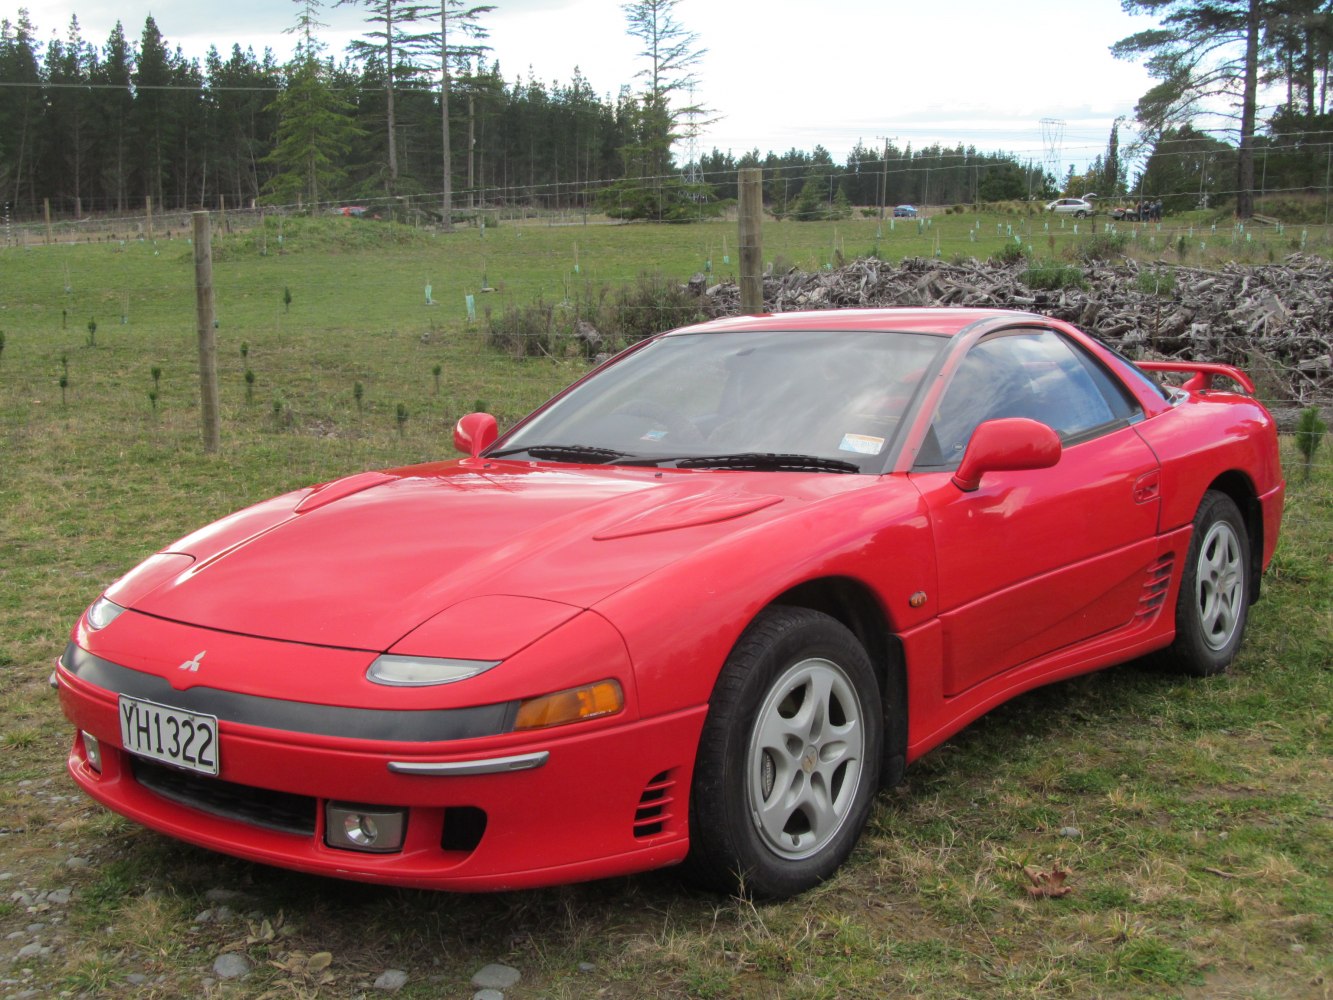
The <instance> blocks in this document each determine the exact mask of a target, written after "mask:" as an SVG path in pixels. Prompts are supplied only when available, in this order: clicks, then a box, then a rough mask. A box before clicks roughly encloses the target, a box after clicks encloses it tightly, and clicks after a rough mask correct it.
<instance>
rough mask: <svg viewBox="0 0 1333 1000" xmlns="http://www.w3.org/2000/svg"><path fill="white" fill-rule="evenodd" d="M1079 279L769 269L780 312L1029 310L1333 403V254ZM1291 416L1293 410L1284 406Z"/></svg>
mask: <svg viewBox="0 0 1333 1000" xmlns="http://www.w3.org/2000/svg"><path fill="white" fill-rule="evenodd" d="M1071 267H1074V269H1075V270H1076V271H1077V272H1079V273H1078V274H1076V275H1075V278H1077V279H1078V280H1077V283H1071V284H1069V285H1068V287H1064V288H1058V289H1050V290H1047V289H1042V288H1039V287H1037V288H1034V287H1031V285H1030V284H1029V282H1030V281H1031V282H1032V283H1034V284H1035V283H1038V282H1037V281H1036V278H1038V277H1039V276H1040V270H1039V269H1037V268H1034V267H1032V266H1031V265H1029V263H1028V262H1027V261H1024V260H1017V261H1012V262H1007V263H1004V262H994V261H992V262H986V263H982V262H980V261H977V260H968V261H965V262H962V263H959V262H946V261H943V260H932V259H929V258H922V257H911V258H907V259H906V260H904V261H903V262H902V263H901V264H898V265H893V264H889V263H886V262H884V261H881V260H876V259H874V258H867V259H862V260H857V261H853V262H851V263H849V264H846V265H845V266H843V267H841V268H839V269H837V270H828V271H816V272H805V271H797V270H795V269H793V270H790V271H787V272H786V273H783V274H771V273H770V274H767V275H765V277H764V305H765V308H766V309H768V310H769V311H771V312H790V311H792V310H796V309H845V308H853V307H873V306H970V307H996V308H1004V309H1019V310H1024V311H1027V312H1035V313H1040V314H1042V315H1045V316H1053V317H1056V318H1058V319H1062V320H1066V321H1068V322H1070V323H1073V324H1075V325H1076V326H1078V327H1079V328H1081V329H1083V330H1086V331H1087V332H1088V333H1091V334H1094V335H1096V336H1098V337H1100V338H1101V339H1103V340H1104V341H1106V342H1107V343H1109V344H1111V345H1112V346H1114V347H1116V348H1118V349H1120V350H1121V351H1123V352H1124V353H1125V354H1126V355H1128V356H1129V357H1133V358H1139V359H1144V358H1159V359H1182V360H1189V361H1220V362H1225V363H1228V364H1236V365H1239V366H1241V367H1242V368H1244V369H1246V370H1247V371H1249V373H1250V374H1251V375H1252V376H1254V377H1255V378H1256V380H1257V381H1258V383H1259V395H1260V396H1261V397H1263V398H1264V399H1265V400H1266V401H1267V402H1268V403H1269V404H1270V406H1272V407H1273V408H1274V409H1275V410H1278V411H1285V410H1288V409H1295V408H1299V407H1302V406H1308V405H1312V404H1313V405H1323V406H1329V405H1333V262H1330V261H1327V260H1325V259H1323V258H1321V257H1315V256H1311V255H1307V254H1293V255H1292V256H1290V257H1288V258H1286V259H1285V260H1284V261H1283V262H1282V263H1281V264H1270V265H1263V266H1250V265H1244V266H1242V265H1239V264H1228V265H1226V266H1225V267H1222V268H1221V269H1219V270H1205V269H1203V268H1193V267H1181V266H1175V265H1167V264H1163V263H1157V264H1142V263H1139V262H1136V261H1133V260H1127V261H1124V262H1121V263H1116V264H1109V263H1101V262H1096V263H1090V264H1084V265H1077V266H1076V267H1075V266H1071ZM692 285H693V286H694V287H695V288H696V289H698V290H699V291H700V292H702V294H703V296H704V298H705V300H706V311H707V312H708V313H710V314H711V315H718V316H722V315H733V314H736V313H738V312H740V289H739V288H738V286H737V285H735V284H732V283H727V284H721V285H715V286H712V287H710V288H707V289H703V288H701V287H700V286H699V285H698V284H695V283H693V282H692ZM1281 415H1282V416H1285V414H1281Z"/></svg>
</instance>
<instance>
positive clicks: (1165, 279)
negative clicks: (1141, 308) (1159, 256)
mask: <svg viewBox="0 0 1333 1000" xmlns="http://www.w3.org/2000/svg"><path fill="white" fill-rule="evenodd" d="M1135 284H1136V285H1137V286H1138V289H1139V291H1140V292H1142V293H1143V294H1144V295H1165V296H1167V297H1170V296H1171V295H1173V294H1175V291H1176V272H1175V271H1169V270H1167V269H1166V268H1163V267H1155V268H1153V269H1152V270H1151V271H1140V272H1139V276H1138V278H1137V279H1135Z"/></svg>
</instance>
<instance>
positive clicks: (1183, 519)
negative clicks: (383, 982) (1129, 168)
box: [55, 309, 1283, 897]
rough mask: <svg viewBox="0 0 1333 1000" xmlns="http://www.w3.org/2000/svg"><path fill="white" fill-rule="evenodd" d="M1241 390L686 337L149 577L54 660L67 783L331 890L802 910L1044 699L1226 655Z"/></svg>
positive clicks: (158, 562) (1015, 355) (884, 332)
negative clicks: (887, 804)
mask: <svg viewBox="0 0 1333 1000" xmlns="http://www.w3.org/2000/svg"><path fill="white" fill-rule="evenodd" d="M1145 370H1148V371H1145ZM1148 372H1153V373H1156V372H1167V373H1170V372H1179V373H1181V374H1182V375H1183V376H1185V377H1186V378H1187V380H1184V379H1177V380H1176V381H1182V380H1184V385H1183V386H1182V387H1170V386H1163V385H1161V384H1159V382H1158V381H1157V380H1156V379H1157V377H1158V376H1156V375H1155V374H1153V375H1150V374H1149V373H1148ZM1241 390H1244V391H1241ZM1252 391H1253V388H1252V386H1251V384H1250V382H1249V381H1248V379H1247V378H1246V377H1245V376H1244V375H1243V374H1242V373H1240V372H1238V371H1236V370H1235V369H1232V368H1228V367H1225V366H1221V365H1208V364H1196V363H1186V362H1181V363H1176V362H1169V363H1156V364H1148V363H1140V364H1137V365H1135V364H1133V363H1131V362H1129V361H1127V360H1125V359H1124V358H1123V357H1121V356H1119V355H1118V354H1116V353H1115V352H1113V351H1111V350H1109V349H1108V348H1106V347H1105V346H1103V345H1101V344H1100V343H1098V342H1096V341H1095V340H1094V339H1092V338H1090V337H1088V336H1087V335H1085V334H1083V333H1081V332H1080V331H1078V330H1076V329H1074V328H1072V327H1070V326H1069V325H1067V324H1065V323H1061V322H1058V321H1055V320H1051V319H1047V318H1045V317H1042V316H1036V315H1028V314H1023V313H1012V312H1002V311H994V310H964V309H902V310H875V311H839V312H812V313H789V314H779V315H769V316H747V317H741V318H733V319H724V320H718V321H715V322H710V323H705V324H702V325H699V326H692V327H687V328H684V329H679V330H673V331H671V332H669V333H666V334H663V335H661V336H659V337H656V338H654V339H651V340H648V341H645V342H643V343H641V344H638V345H636V346H634V347H632V348H630V349H629V350H627V351H625V352H623V353H622V354H621V355H619V356H618V357H616V358H614V359H612V360H611V361H609V362H608V363H606V364H605V365H603V366H601V367H600V368H598V369H597V370H595V371H594V372H592V373H591V374H589V375H588V376H587V377H586V378H584V379H582V380H581V381H579V382H578V383H576V384H575V385H573V386H572V387H570V388H569V389H567V390H565V391H564V392H562V393H561V394H559V395H557V396H556V397H555V398H554V399H552V400H551V401H550V402H548V403H547V404H545V405H544V406H542V407H541V408H540V409H538V410H537V411H536V412H535V413H533V414H532V415H531V416H529V417H527V418H526V419H525V420H523V421H522V422H521V423H519V424H518V425H517V426H516V427H515V428H513V429H512V430H511V431H510V432H509V433H508V434H506V435H504V436H503V437H501V438H499V439H498V440H497V439H496V424H495V420H494V419H493V418H492V417H490V416H488V415H485V414H470V415H468V416H466V417H464V418H463V419H462V420H461V421H460V422H459V426H458V428H457V429H456V431H455V443H456V444H457V445H458V446H459V448H460V450H462V451H464V452H466V453H467V456H468V457H466V458H463V459H461V460H455V461H444V462H438V463H432V464H427V465H419V466H413V467H409V468H401V469H391V470H388V471H384V472H366V473H362V474H359V475H354V476H349V477H348V478H346V479H340V480H336V481H334V482H330V483H323V484H321V485H318V486H313V487H310V488H308V489H302V490H298V491H296V492H294V493H290V494H287V495H286V496H281V497H278V498H276V499H273V500H269V501H266V502H264V503H260V504H258V505H256V506H254V507H251V508H249V509H247V510H243V511H241V512H240V513H237V514H234V515H232V516H230V517H227V518H224V519H223V520H221V521H219V522H217V523H216V524H213V525H210V526H208V527H206V528H203V529H201V530H200V531H198V532H196V533H194V534H192V535H189V536H187V537H185V538H183V539H181V540H180V541H178V542H175V543H173V544H171V545H168V546H167V547H166V548H164V549H163V550H162V551H161V552H159V553H158V554H157V555H154V556H152V557H151V558H149V559H148V560H147V561H145V562H144V563H143V564H141V565H140V566H138V567H137V568H135V569H134V570H132V571H131V572H130V573H129V574H128V575H126V576H125V577H123V578H122V579H121V580H119V581H118V582H117V583H115V584H113V585H112V586H111V587H110V588H109V589H108V590H107V591H106V592H105V593H104V594H103V595H102V596H101V597H99V598H98V599H97V600H96V602H94V603H93V605H92V606H91V607H90V608H89V609H88V611H87V612H86V613H85V614H84V615H83V616H82V617H81V618H80V619H79V621H78V623H77V625H76V626H75V628H74V632H73V635H72V637H71V641H70V643H69V645H68V647H67V649H66V650H65V653H64V655H63V656H62V657H61V658H60V662H59V665H58V668H57V670H56V674H55V677H56V680H57V683H58V687H59V691H60V698H61V702H62V705H63V707H64V711H65V714H66V715H67V716H68V717H69V719H70V721H71V722H72V723H73V725H74V729H75V732H76V735H75V738H74V745H73V750H72V752H71V754H70V757H69V770H70V773H71V774H72V775H73V777H74V780H75V781H77V782H78V784H79V785H80V787H82V788H83V789H84V790H85V791H87V792H88V794H90V795H91V796H93V797H94V798H95V799H97V800H98V801H100V802H102V803H104V804H105V805H107V806H108V807H110V808H111V809H113V810H115V811H117V812H119V813H122V814H123V815H125V816H128V817H130V818H132V819H134V820H137V821H139V822H141V823H143V824H145V825H146V826H149V827H151V828H153V829H155V830H159V831H161V832H163V833H166V834H168V835H170V836H173V837H178V838H181V839H182V840H186V841H190V842H192V843H195V844H200V845H203V846H205V847H209V848H213V849H216V850H219V851H224V852H227V853H229V854H235V855H238V856H240V857H244V858H250V859H253V860H255V861H262V862H265V863H268V864H273V865H280V866H284V867H288V868H294V869H300V870H303V871H307V872H316V873H320V874H325V875H333V876H339V877H343V878H352V879H364V880H368V881H375V882H385V883H396V884H401V885H411V886H426V887H435V888H441V889H456V890H478V889H504V888H514V887H523V886H537V885H545V884H549V883H555V882H564V881H572V880H577V879H589V878H596V877H601V876H609V875H615V874H619V873H625V872H633V871H639V870H643V869H648V868H653V867H658V866H663V865H670V864H674V863H677V862H684V863H685V865H686V867H687V869H688V871H689V872H690V874H691V875H692V876H693V877H694V878H695V879H696V880H698V881H701V882H703V883H705V884H708V885H712V886H717V887H721V888H724V889H735V888H736V887H737V886H738V885H743V887H744V889H745V890H746V891H748V892H750V893H753V894H756V895H758V896H765V897H782V896H787V895H790V894H793V893H797V892H800V891H802V890H804V889H807V888H809V887H810V886H813V885H815V884H817V883H818V882H820V881H821V880H823V879H826V878H828V877H829V876H830V875H831V874H832V873H833V872H834V870H835V869H837V867H838V866H839V864H841V863H842V861H843V860H844V859H845V858H846V857H847V855H848V853H849V852H850V851H851V850H852V847H853V845H854V843H855V841H856V839H857V836H858V835H859V833H860V831H861V828H862V826H863V825H864V823H865V820H866V816H867V814H868V812H869V810H870V808H871V804H872V800H873V799H874V796H875V793H876V790H877V789H878V788H880V787H881V786H883V785H886V784H891V783H893V782H895V781H897V780H899V778H900V777H901V775H902V773H903V769H904V768H905V767H906V766H907V765H908V764H909V763H910V762H911V761H912V760H913V759H915V758H916V757H919V756H921V755H922V754H923V753H925V752H926V751H927V750H929V749H931V748H932V747H934V746H937V745H938V744H939V743H940V742H941V741H942V740H945V739H947V738H948V737H949V736H950V734H952V733H955V732H957V731H958V730H959V729H961V728H962V727H963V726H966V725H967V724H968V723H969V722H970V721H971V720H973V719H975V718H977V717H978V716H979V715H981V714H982V713H984V712H985V711H987V710H988V709H990V708H991V707H993V706H995V705H998V704H1000V703H1001V702H1003V701H1005V700H1006V699H1008V698H1011V697H1013V696H1014V695H1016V694H1018V693H1019V692H1022V691H1026V690H1029V689H1031V688H1034V687H1036V686H1038V685H1041V684H1047V683H1050V682H1051V681H1056V680H1060V679H1062V678H1067V677H1071V676H1074V675H1076V674H1080V673H1084V672H1086V671H1090V670H1095V669H1097V668H1099V667H1104V666H1107V665H1109V664H1113V663H1118V662H1121V661H1123V660H1127V659H1130V658H1131V657H1138V656H1142V655H1144V654H1148V653H1154V654H1157V655H1158V656H1159V657H1160V658H1162V659H1163V660H1165V661H1166V662H1168V663H1169V664H1172V665H1174V666H1175V667H1177V668H1178V669H1182V670H1184V671H1187V672H1190V673H1195V674H1211V673H1214V672H1216V671H1220V670H1222V669H1224V668H1225V667H1226V666H1227V664H1228V663H1229V662H1230V661H1231V659H1232V658H1233V657H1234V656H1235V654H1236V650H1237V647H1238V646H1239V645H1240V642H1241V636H1242V633H1243V632H1244V629H1245V622H1246V614H1247V610H1248V608H1249V605H1250V604H1251V603H1252V602H1253V601H1254V600H1255V599H1256V598H1257V597H1258V594H1259V583H1260V577H1261V574H1262V572H1263V570H1264V568H1265V567H1266V566H1267V565H1268V562H1269V560H1270V558H1271V556H1272V553H1273V548H1274V545H1275V544H1276V542H1277V536H1278V527H1279V522H1280V518H1281V513H1282V500H1283V479H1282V473H1281V469H1280V467H1279V463H1278V449H1277V435H1276V432H1275V428H1274V424H1273V421H1272V419H1271V418H1270V416H1269V414H1268V413H1267V412H1266V411H1265V410H1264V408H1263V406H1261V405H1260V404H1259V403H1258V402H1256V401H1255V400H1254V399H1253V398H1252V397H1251V396H1250V395H1249V394H1248V393H1250V392H1252Z"/></svg>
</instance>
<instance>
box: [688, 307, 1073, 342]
mask: <svg viewBox="0 0 1333 1000" xmlns="http://www.w3.org/2000/svg"><path fill="white" fill-rule="evenodd" d="M982 322H994V323H997V324H1001V323H1016V322H1017V323H1024V324H1028V323H1041V324H1045V323H1046V322H1047V319H1046V317H1043V316H1038V315H1036V314H1035V313H1025V312H1015V311H1013V310H1010V309H954V308H948V307H945V308H939V307H936V308H911V307H900V308H886V309H822V310H809V311H804V312H784V313H760V314H759V315H757V316H727V317H724V318H722V319H715V320H711V321H709V322H707V323H698V324H696V325H693V326H686V327H681V328H680V329H677V330H672V331H671V332H670V334H669V336H679V335H682V334H694V333H733V332H743V331H777V330H828V331H829V332H836V331H842V330H853V331H857V330H879V331H882V332H884V333H931V334H937V335H942V336H946V337H952V336H955V335H957V334H959V333H961V332H962V331H964V330H966V329H968V328H970V327H972V326H973V325H974V324H977V323H982Z"/></svg>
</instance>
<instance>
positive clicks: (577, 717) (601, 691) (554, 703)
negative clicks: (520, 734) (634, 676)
mask: <svg viewBox="0 0 1333 1000" xmlns="http://www.w3.org/2000/svg"><path fill="white" fill-rule="evenodd" d="M624 707H625V694H624V692H623V691H621V690H620V684H619V683H618V682H617V681H613V680H606V681H598V682H597V683H595V684H584V685H583V686H581V687H576V688H569V689H568V690H566V691H557V692H555V693H554V694H544V695H541V696H540V697H538V698H528V699H527V700H526V701H523V702H521V703H520V704H519V706H518V715H517V716H516V717H515V718H514V729H515V730H521V729H546V728H548V727H549V726H563V725H566V724H567V723H570V722H584V721H586V720H588V719H596V718H600V717H601V716H603V715H614V714H615V713H616V712H619V711H620V710H621V709H622V708H624Z"/></svg>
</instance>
